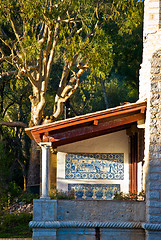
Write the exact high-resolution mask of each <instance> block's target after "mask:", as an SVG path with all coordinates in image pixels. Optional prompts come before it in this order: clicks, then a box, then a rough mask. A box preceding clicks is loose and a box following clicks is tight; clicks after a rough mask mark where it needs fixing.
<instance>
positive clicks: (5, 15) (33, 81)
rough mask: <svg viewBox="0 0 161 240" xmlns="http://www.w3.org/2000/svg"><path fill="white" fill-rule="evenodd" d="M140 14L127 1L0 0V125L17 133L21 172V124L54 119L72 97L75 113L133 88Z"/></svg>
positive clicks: (133, 3)
mask: <svg viewBox="0 0 161 240" xmlns="http://www.w3.org/2000/svg"><path fill="white" fill-rule="evenodd" d="M142 13H143V3H142V2H141V1H133V0H128V1H127V0H37V1H31V0H25V1H24V0H0V109H1V114H0V125H6V126H9V127H11V126H13V127H15V128H14V130H7V132H8V134H9V135H10V137H11V138H12V137H15V139H16V140H15V148H14V149H15V151H13V149H12V148H11V149H10V151H13V152H14V154H13V155H14V158H16V159H17V160H18V161H19V164H20V166H21V169H23V175H24V176H25V175H26V173H25V171H26V168H25V167H24V166H26V165H27V166H28V164H26V152H27V151H28V147H27V148H26V147H25V144H24V132H23V130H22V129H20V128H21V127H22V128H24V127H25V126H27V125H29V126H35V125H39V124H42V123H47V122H49V121H54V120H56V119H58V118H59V117H60V115H61V114H62V112H63V104H64V103H65V102H67V101H68V100H69V98H70V99H71V97H72V99H71V102H72V105H73V108H74V110H75V114H84V113H86V112H89V111H96V110H101V109H103V108H105V107H107V105H108V106H112V107H113V106H115V105H117V104H119V101H124V99H126V96H127V95H128V91H125V90H127V89H128V87H129V86H130V88H135V89H136V88H137V80H138V73H137V72H138V68H139V64H140V56H141V50H139V49H140V45H139V44H140V42H142V40H140V39H141V38H140V39H139V38H138V37H137V36H139V37H140V36H141V33H140V32H141V31H140V29H141V26H142ZM138 39H139V41H138ZM138 43H139V44H138ZM136 53H137V54H138V53H139V54H138V56H137V57H136ZM75 91H77V92H76V94H75V95H74V94H73V93H74V92H75ZM114 93H116V94H117V97H114ZM106 95H107V101H106V104H102V99H103V96H104V99H106ZM118 96H121V97H122V96H125V98H123V97H122V98H120V97H118ZM28 97H29V98H28ZM116 100H117V101H116ZM107 102H108V104H107ZM46 105H47V113H48V114H49V115H51V116H50V119H44V116H43V115H44V112H45V107H46ZM87 105H88V107H87V108H86V106H87ZM74 110H73V111H74ZM0 131H1V135H2V139H3V140H4V138H5V137H4V133H5V131H6V128H5V130H4V128H2V127H1V128H0ZM16 141H17V142H19V143H20V144H19V146H20V147H19V150H20V151H19V150H17V148H16ZM25 141H26V140H25ZM25 149H26V150H25ZM6 155H7V154H6Z"/></svg>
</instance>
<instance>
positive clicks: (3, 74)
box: [0, 70, 18, 78]
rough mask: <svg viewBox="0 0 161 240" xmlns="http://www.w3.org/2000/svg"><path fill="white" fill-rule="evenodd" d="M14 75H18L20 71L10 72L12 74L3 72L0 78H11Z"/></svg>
mask: <svg viewBox="0 0 161 240" xmlns="http://www.w3.org/2000/svg"><path fill="white" fill-rule="evenodd" d="M13 74H15V75H16V74H18V70H15V71H10V72H2V73H0V78H2V77H4V76H10V75H13Z"/></svg>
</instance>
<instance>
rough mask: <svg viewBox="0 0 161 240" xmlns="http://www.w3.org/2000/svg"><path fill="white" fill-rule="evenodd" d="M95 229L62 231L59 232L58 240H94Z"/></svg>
mask: <svg viewBox="0 0 161 240" xmlns="http://www.w3.org/2000/svg"><path fill="white" fill-rule="evenodd" d="M94 239H95V229H78V228H69V229H60V230H57V240H94Z"/></svg>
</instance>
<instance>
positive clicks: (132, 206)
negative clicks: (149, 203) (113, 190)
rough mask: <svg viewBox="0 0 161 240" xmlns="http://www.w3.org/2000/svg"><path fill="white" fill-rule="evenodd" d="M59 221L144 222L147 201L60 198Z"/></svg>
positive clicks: (58, 203)
mask: <svg viewBox="0 0 161 240" xmlns="http://www.w3.org/2000/svg"><path fill="white" fill-rule="evenodd" d="M57 205H58V212H57V219H58V220H59V221H73V220H75V221H101V222H102V221H107V222H108V221H111V222H112V221H113V222H115V221H120V222H121V221H123V222H128V221H130V222H144V221H145V202H141V201H140V202H139V201H115V200H111V201H104V200H100V201H99V200H98V201H97V200H94V201H92V200H58V202H57Z"/></svg>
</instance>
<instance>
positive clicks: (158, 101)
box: [145, 50, 161, 240]
mask: <svg viewBox="0 0 161 240" xmlns="http://www.w3.org/2000/svg"><path fill="white" fill-rule="evenodd" d="M147 119H149V122H148V125H149V126H148V127H147V128H149V135H148V136H149V139H148V140H147V143H148V142H149V146H148V144H147V145H145V150H146V149H148V151H147V152H148V165H149V166H148V174H147V184H146V221H147V222H148V224H149V225H147V239H148V240H150V239H161V231H160V230H161V50H158V51H156V52H155V53H154V54H153V56H152V59H151V70H150V93H149V98H148V108H147Z"/></svg>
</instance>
